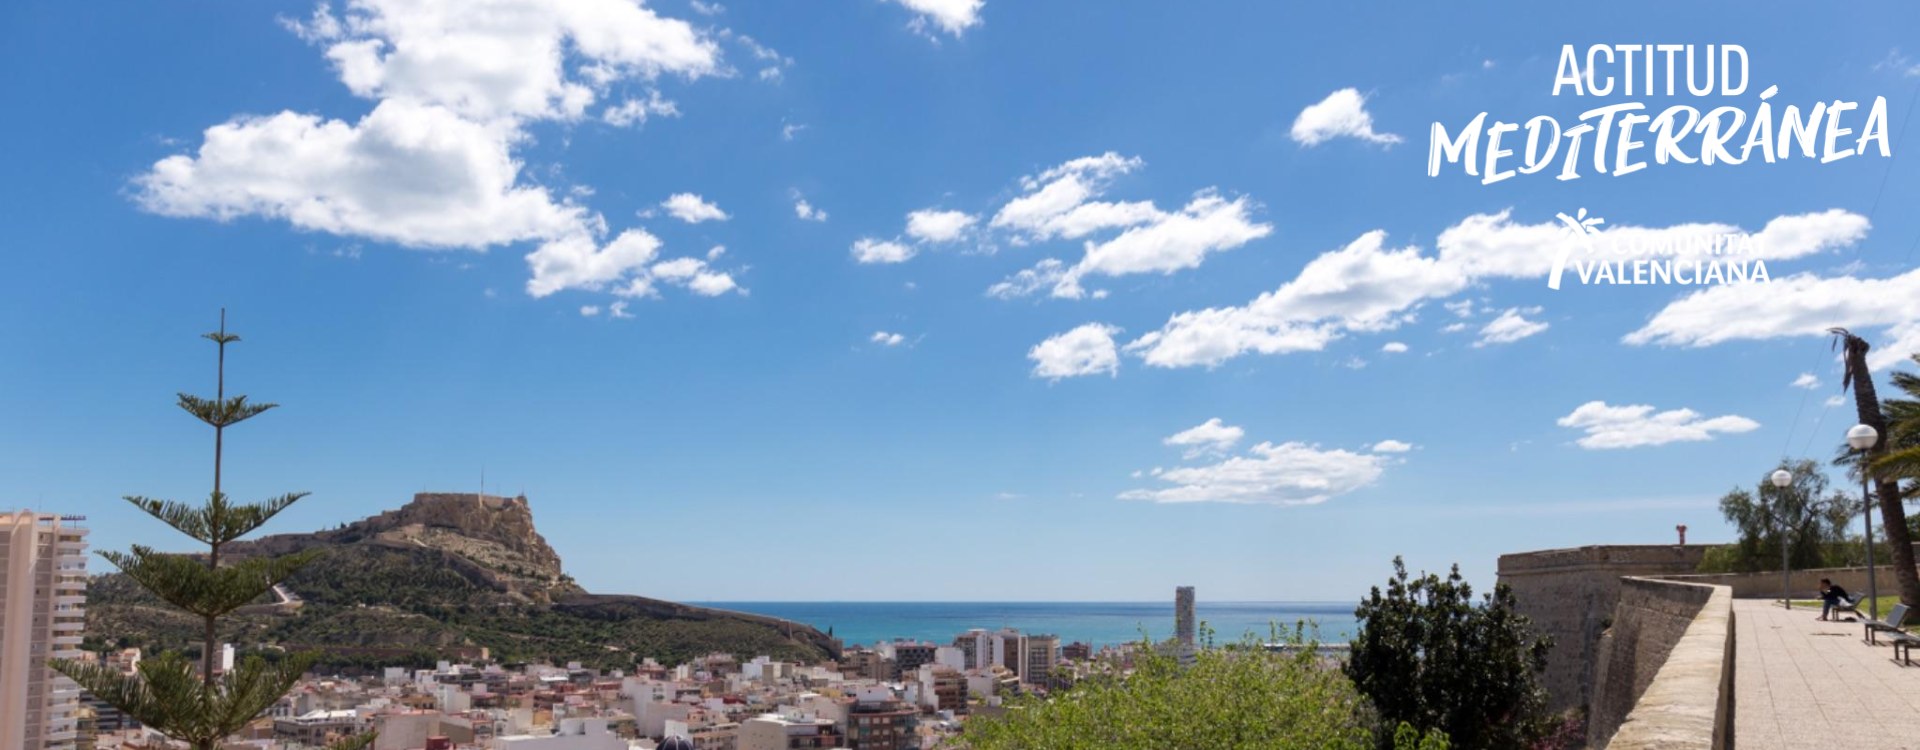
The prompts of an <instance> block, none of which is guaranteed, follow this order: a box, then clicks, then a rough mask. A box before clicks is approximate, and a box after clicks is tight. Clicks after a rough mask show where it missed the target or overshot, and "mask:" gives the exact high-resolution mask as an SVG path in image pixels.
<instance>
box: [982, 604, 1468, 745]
mask: <svg viewBox="0 0 1920 750" xmlns="http://www.w3.org/2000/svg"><path fill="white" fill-rule="evenodd" d="M1275 635H1276V640H1286V641H1291V642H1293V643H1296V644H1299V645H1302V646H1304V647H1303V648H1300V649H1297V650H1293V651H1289V652H1285V653H1281V652H1272V651H1269V650H1267V649H1266V648H1265V647H1264V646H1263V644H1261V643H1260V642H1259V641H1257V640H1255V639H1253V638H1251V637H1249V638H1246V639H1243V640H1242V641H1241V642H1240V643H1238V644H1234V645H1232V646H1229V647H1228V648H1224V649H1206V650H1202V651H1200V652H1199V653H1198V654H1196V655H1195V657H1194V660H1193V663H1192V664H1191V665H1189V666H1186V667H1184V668H1183V667H1182V666H1181V665H1180V664H1179V660H1178V659H1177V658H1175V657H1174V656H1172V655H1170V654H1166V653H1162V652H1160V651H1157V650H1155V649H1154V647H1152V646H1151V645H1149V644H1147V643H1145V642H1143V643H1142V644H1141V646H1142V654H1141V655H1139V656H1138V657H1137V658H1136V662H1135V665H1134V670H1133V671H1132V672H1131V673H1130V674H1124V675H1107V676H1103V677H1096V678H1093V679H1089V680H1085V681H1082V682H1080V683H1079V684H1077V685H1075V686H1074V687H1073V688H1072V689H1070V690H1067V691H1065V692H1061V693H1056V694H1054V695H1053V696H1052V697H1051V698H1047V699H1042V698H1034V697H1027V698H1021V699H1018V700H1015V701H1013V702H1011V703H1010V705H1008V707H1007V709H1006V712H1005V713H1004V714H1003V715H1001V716H998V717H986V716H982V717H976V718H972V719H969V720H968V721H967V725H966V732H965V734H964V742H963V746H964V747H966V748H970V749H971V750H1164V749H1165V748H1181V750H1255V749H1256V748H1257V749H1259V750H1270V749H1287V748H1299V749H1300V750H1321V749H1323V748H1326V749H1330V750H1366V749H1367V748H1372V747H1374V746H1375V744H1376V743H1375V738H1374V736H1373V733H1372V731H1371V730H1370V729H1369V728H1368V727H1369V724H1370V722H1369V718H1368V716H1367V713H1366V708H1365V705H1364V701H1363V699H1362V698H1361V697H1360V694H1359V693H1358V692H1357V691H1356V690H1354V687H1353V683H1352V682H1350V681H1349V680H1348V679H1347V678H1346V676H1345V675H1343V674H1341V672H1340V670H1339V669H1337V668H1335V667H1333V666H1331V665H1330V664H1328V663H1327V662H1326V661H1325V659H1324V657H1322V656H1321V655H1320V654H1319V653H1318V652H1317V650H1316V649H1315V648H1314V646H1315V645H1316V644H1313V643H1311V642H1304V643H1303V642H1302V641H1301V640H1300V639H1299V637H1298V635H1297V632H1296V634H1295V635H1294V636H1289V637H1283V636H1281V634H1279V633H1276V634H1275ZM1392 743H1393V744H1392V747H1394V748H1395V749H1396V750H1446V748H1447V747H1448V743H1447V740H1446V737H1445V735H1443V734H1439V733H1434V734H1431V735H1424V736H1423V735H1422V734H1421V733H1420V732H1419V731H1417V730H1415V729H1414V728H1413V727H1411V726H1402V727H1399V730H1398V731H1397V732H1394V733H1393V736H1392Z"/></svg>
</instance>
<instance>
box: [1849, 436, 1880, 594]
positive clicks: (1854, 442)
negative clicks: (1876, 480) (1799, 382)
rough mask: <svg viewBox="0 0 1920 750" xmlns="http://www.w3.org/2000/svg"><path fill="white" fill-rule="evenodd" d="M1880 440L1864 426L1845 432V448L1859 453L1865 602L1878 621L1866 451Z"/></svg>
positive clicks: (1870, 498)
mask: <svg viewBox="0 0 1920 750" xmlns="http://www.w3.org/2000/svg"><path fill="white" fill-rule="evenodd" d="M1879 439H1880V432H1879V431H1878V430H1875V429H1873V427H1871V426H1869V425H1864V424H1857V425H1854V426H1853V427H1852V428H1851V429H1849V430H1847V447H1850V448H1852V449H1854V450H1856V451H1859V452H1860V506H1861V507H1860V510H1861V511H1862V513H1861V515H1863V516H1865V517H1866V519H1867V602H1868V607H1869V609H1870V610H1871V616H1872V617H1873V619H1875V620H1878V619H1880V587H1879V586H1878V582H1877V581H1875V580H1874V570H1873V568H1874V566H1873V494H1872V491H1871V490H1869V489H1868V488H1867V480H1868V476H1867V475H1868V473H1869V472H1868V470H1867V449H1868V448H1872V447H1873V444H1874V443H1875V442H1877V441H1879Z"/></svg>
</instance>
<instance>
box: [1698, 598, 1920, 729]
mask: <svg viewBox="0 0 1920 750" xmlns="http://www.w3.org/2000/svg"><path fill="white" fill-rule="evenodd" d="M1733 610H1734V639H1735V643H1736V652H1735V655H1734V680H1735V692H1734V733H1733V736H1734V747H1735V748H1738V750H1772V749H1773V748H1825V747H1833V748H1886V749H1887V750H1895V749H1899V750H1920V666H1914V667H1903V666H1900V665H1899V664H1898V663H1896V662H1894V661H1893V660H1892V659H1893V648H1892V647H1890V646H1887V645H1885V641H1882V642H1881V645H1878V646H1868V645H1866V644H1865V643H1864V642H1862V641H1861V640H1860V630H1861V628H1860V623H1857V622H1819V621H1817V620H1815V619H1814V618H1815V617H1818V616H1819V614H1820V611H1819V610H1818V609H1802V608H1800V607H1795V608H1793V610H1791V611H1788V610H1785V609H1782V608H1781V607H1780V605H1779V603H1778V602H1774V601H1763V600H1757V599H1739V600H1735V601H1734V603H1733ZM1914 663H1915V664H1916V665H1920V657H1916V660H1915V662H1914Z"/></svg>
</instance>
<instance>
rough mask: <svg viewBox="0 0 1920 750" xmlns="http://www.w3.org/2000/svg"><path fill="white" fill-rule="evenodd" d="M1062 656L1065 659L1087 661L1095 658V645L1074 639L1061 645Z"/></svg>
mask: <svg viewBox="0 0 1920 750" xmlns="http://www.w3.org/2000/svg"><path fill="white" fill-rule="evenodd" d="M1060 658H1061V659H1063V660H1065V661H1087V660H1089V659H1092V658H1093V646H1092V645H1090V644H1087V643H1082V642H1080V641H1074V642H1072V643H1069V644H1067V645H1065V646H1061V647H1060Z"/></svg>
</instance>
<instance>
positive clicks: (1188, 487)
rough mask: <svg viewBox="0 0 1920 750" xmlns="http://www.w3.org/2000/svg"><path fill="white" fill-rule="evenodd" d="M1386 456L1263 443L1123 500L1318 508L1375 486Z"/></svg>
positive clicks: (1169, 473)
mask: <svg viewBox="0 0 1920 750" xmlns="http://www.w3.org/2000/svg"><path fill="white" fill-rule="evenodd" d="M1387 461H1388V459H1387V458H1386V457H1385V456H1380V455H1370V454H1364V453H1354V452H1351V451H1345V450H1321V449H1320V448H1319V446H1314V445H1308V444H1306V443H1298V442H1292V443H1281V444H1279V445H1275V444H1273V443H1260V444H1259V445H1255V446H1253V447H1252V448H1250V449H1248V451H1247V453H1246V454H1245V455H1239V456H1233V457H1230V458H1225V459H1222V460H1221V461H1219V462H1218V463H1213V464H1208V465H1204V466H1182V467H1178V468H1173V469H1168V470H1166V471H1163V472H1158V473H1156V474H1155V475H1154V476H1155V477H1156V478H1157V479H1158V480H1160V481H1161V482H1165V483H1166V484H1167V485H1169V486H1165V487H1158V488H1154V489H1135V490H1128V491H1126V492H1123V493H1120V498H1121V499H1123V500H1147V501H1151V502H1156V503H1209V502H1211V503H1240V504H1254V505H1313V504H1316V503H1322V502H1326V501H1327V500H1329V499H1332V498H1334V497H1337V496H1340V495H1344V494H1347V493H1349V492H1353V491H1355V490H1358V489H1361V488H1363V487H1366V486H1368V485H1370V484H1373V483H1374V482H1375V481H1377V480H1378V479H1379V478H1380V474H1381V473H1382V471H1383V470H1384V468H1385V466H1386V464H1387Z"/></svg>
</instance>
